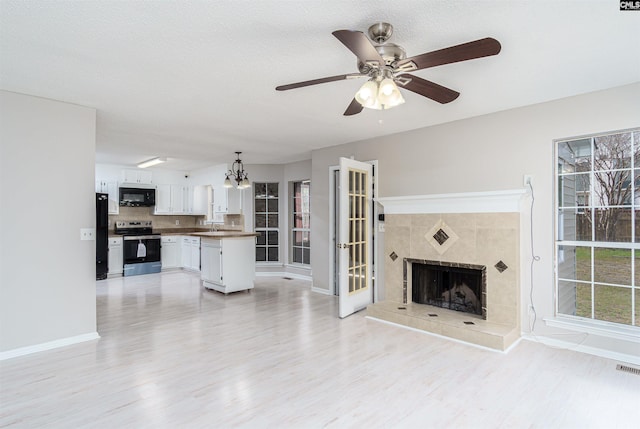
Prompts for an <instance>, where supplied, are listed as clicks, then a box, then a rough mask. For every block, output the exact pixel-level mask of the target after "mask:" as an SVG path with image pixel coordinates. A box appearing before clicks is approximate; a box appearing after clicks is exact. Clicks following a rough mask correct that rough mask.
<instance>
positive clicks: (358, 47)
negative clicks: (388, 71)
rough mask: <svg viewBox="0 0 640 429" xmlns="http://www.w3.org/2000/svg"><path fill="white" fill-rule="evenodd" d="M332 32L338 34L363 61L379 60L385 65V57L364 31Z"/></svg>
mask: <svg viewBox="0 0 640 429" xmlns="http://www.w3.org/2000/svg"><path fill="white" fill-rule="evenodd" d="M331 34H333V35H334V36H336V38H337V39H338V40H340V41H341V42H342V44H343V45H345V46H346V47H347V48H349V50H350V51H351V52H353V53H354V54H355V55H356V57H358V59H359V60H360V61H362V62H363V63H367V62H370V61H377V62H378V64H380V65H384V59H383V58H382V57H381V56H380V53H379V52H378V51H377V50H376V48H375V46H373V44H372V43H371V41H370V40H369V39H368V38H367V36H365V35H364V33H363V32H362V31H352V30H336V31H334V32H333V33H331Z"/></svg>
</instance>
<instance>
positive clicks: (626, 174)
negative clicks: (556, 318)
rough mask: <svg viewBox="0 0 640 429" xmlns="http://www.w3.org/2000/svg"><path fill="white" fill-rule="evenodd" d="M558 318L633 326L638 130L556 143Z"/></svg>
mask: <svg viewBox="0 0 640 429" xmlns="http://www.w3.org/2000/svg"><path fill="white" fill-rule="evenodd" d="M556 160H557V185H558V186H557V188H556V189H557V194H558V195H557V198H556V204H557V216H558V217H557V222H556V227H557V228H556V229H557V230H556V273H557V280H556V296H557V313H558V314H563V315H568V316H575V317H580V318H586V319H593V320H599V321H604V322H613V323H618V324H624V325H633V326H640V129H634V130H631V131H626V132H620V133H614V134H605V135H597V136H591V137H588V138H581V139H575V140H564V141H558V142H556Z"/></svg>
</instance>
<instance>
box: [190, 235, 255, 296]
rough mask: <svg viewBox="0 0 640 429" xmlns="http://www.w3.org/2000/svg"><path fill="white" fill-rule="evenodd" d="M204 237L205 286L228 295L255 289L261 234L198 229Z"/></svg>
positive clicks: (201, 249)
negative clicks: (257, 248)
mask: <svg viewBox="0 0 640 429" xmlns="http://www.w3.org/2000/svg"><path fill="white" fill-rule="evenodd" d="M189 235H193V236H197V237H200V239H201V244H200V258H201V260H200V265H201V271H200V278H201V279H202V285H203V286H204V287H205V288H207V289H211V290H215V291H218V292H222V293H224V294H228V293H230V292H237V291H241V290H250V289H253V280H254V278H255V276H256V262H255V260H256V258H255V248H256V246H255V244H256V239H255V238H256V237H257V236H258V234H256V233H254V232H240V231H211V232H195V233H191V234H189Z"/></svg>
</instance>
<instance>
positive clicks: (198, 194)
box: [187, 185, 209, 215]
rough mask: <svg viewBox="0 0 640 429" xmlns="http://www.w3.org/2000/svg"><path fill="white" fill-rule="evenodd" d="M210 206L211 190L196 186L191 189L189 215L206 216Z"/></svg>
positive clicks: (188, 203) (188, 206)
mask: <svg viewBox="0 0 640 429" xmlns="http://www.w3.org/2000/svg"><path fill="white" fill-rule="evenodd" d="M208 205H209V190H208V187H207V186H205V185H196V186H190V187H189V198H188V202H187V209H188V210H189V214H193V215H206V214H207V211H208V210H207V209H208Z"/></svg>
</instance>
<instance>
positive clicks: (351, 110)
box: [344, 98, 363, 116]
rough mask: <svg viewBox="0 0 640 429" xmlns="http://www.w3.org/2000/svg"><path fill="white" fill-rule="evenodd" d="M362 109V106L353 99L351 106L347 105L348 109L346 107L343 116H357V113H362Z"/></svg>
mask: <svg viewBox="0 0 640 429" xmlns="http://www.w3.org/2000/svg"><path fill="white" fill-rule="evenodd" d="M362 109H363V107H362V104H360V103H358V101H357V100H356V99H355V98H354V99H353V101H352V102H351V104H349V107H347V110H345V111H344V116H352V115H357V114H358V113H360V112H362Z"/></svg>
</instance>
